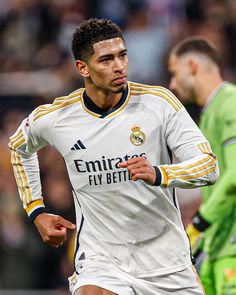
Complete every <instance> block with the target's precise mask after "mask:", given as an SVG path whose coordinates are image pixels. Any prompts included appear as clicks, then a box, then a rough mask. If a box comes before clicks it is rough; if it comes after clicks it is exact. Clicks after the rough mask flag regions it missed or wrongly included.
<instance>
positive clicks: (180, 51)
mask: <svg viewBox="0 0 236 295" xmlns="http://www.w3.org/2000/svg"><path fill="white" fill-rule="evenodd" d="M190 52H193V53H200V54H204V55H206V56H207V57H208V58H209V59H211V60H212V61H213V62H214V63H215V64H216V65H217V66H219V67H221V56H220V54H219V52H218V50H217V49H216V47H215V45H214V44H213V43H211V42H210V41H209V40H208V39H206V38H204V37H201V36H194V37H188V38H186V39H184V40H183V41H181V42H180V43H178V44H177V45H176V46H175V47H174V48H173V49H172V50H171V52H170V55H172V54H174V55H176V56H177V57H180V56H182V55H185V54H187V53H190Z"/></svg>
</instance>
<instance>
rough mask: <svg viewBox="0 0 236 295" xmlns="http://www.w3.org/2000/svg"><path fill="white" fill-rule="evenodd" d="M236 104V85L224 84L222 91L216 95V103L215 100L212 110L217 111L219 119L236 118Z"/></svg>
mask: <svg viewBox="0 0 236 295" xmlns="http://www.w3.org/2000/svg"><path fill="white" fill-rule="evenodd" d="M235 102H236V85H234V84H232V83H228V82H227V83H224V85H223V86H222V87H221V89H220V90H219V91H218V93H217V94H216V101H215V102H214V100H213V106H214V108H213V109H212V110H213V112H215V111H216V115H217V117H222V116H223V117H224V116H229V115H230V114H231V115H234V117H235V109H234V105H235Z"/></svg>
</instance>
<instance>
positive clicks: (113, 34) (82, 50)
mask: <svg viewBox="0 0 236 295" xmlns="http://www.w3.org/2000/svg"><path fill="white" fill-rule="evenodd" d="M117 37H120V38H122V39H123V40H124V38H123V33H122V31H121V29H120V28H119V27H118V26H117V25H116V24H114V23H113V22H112V21H110V20H107V19H97V18H92V19H89V20H85V21H83V22H82V23H81V24H80V26H79V27H77V28H76V29H75V31H74V33H73V36H72V42H71V49H72V52H73V55H74V58H75V60H78V59H79V60H83V61H86V60H87V59H88V58H89V57H90V56H91V55H92V54H93V53H94V51H93V44H94V43H97V42H100V41H103V40H108V39H112V38H117Z"/></svg>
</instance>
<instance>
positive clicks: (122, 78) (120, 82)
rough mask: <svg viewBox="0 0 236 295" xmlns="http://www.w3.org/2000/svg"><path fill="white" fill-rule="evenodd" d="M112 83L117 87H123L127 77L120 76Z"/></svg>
mask: <svg viewBox="0 0 236 295" xmlns="http://www.w3.org/2000/svg"><path fill="white" fill-rule="evenodd" d="M112 82H113V83H115V84H117V85H122V84H125V83H126V82H127V77H126V76H123V75H122V76H119V77H117V78H115V79H113V80H112Z"/></svg>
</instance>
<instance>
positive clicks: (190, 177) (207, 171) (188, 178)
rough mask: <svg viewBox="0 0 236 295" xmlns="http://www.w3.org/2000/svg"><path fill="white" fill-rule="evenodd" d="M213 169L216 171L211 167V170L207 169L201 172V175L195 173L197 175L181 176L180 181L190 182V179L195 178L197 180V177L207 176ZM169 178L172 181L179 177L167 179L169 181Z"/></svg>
mask: <svg viewBox="0 0 236 295" xmlns="http://www.w3.org/2000/svg"><path fill="white" fill-rule="evenodd" d="M215 169H216V168H215V167H212V168H210V169H207V170H205V171H203V172H201V173H197V174H195V175H193V176H182V177H181V178H180V179H181V180H191V179H195V178H198V177H202V176H204V175H207V174H209V173H211V172H213V171H214V170H215ZM170 178H172V179H176V178H179V177H178V176H175V177H169V179H170Z"/></svg>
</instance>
